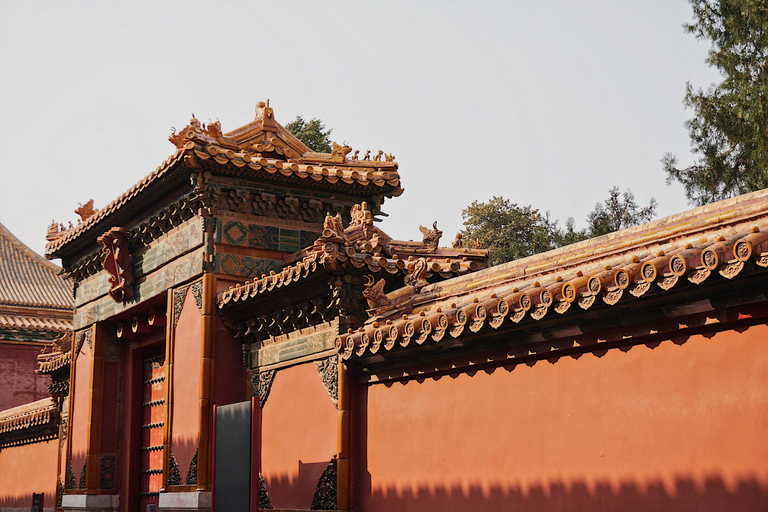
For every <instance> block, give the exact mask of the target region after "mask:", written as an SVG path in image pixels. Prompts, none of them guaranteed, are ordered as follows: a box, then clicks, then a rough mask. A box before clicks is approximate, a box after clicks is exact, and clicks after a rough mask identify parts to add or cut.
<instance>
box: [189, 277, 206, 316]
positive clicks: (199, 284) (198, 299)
mask: <svg viewBox="0 0 768 512" xmlns="http://www.w3.org/2000/svg"><path fill="white" fill-rule="evenodd" d="M189 291H190V292H192V298H193V299H195V306H197V309H198V310H199V311H200V313H202V312H203V281H202V280H200V281H196V282H194V283H192V285H191V286H190V287H189Z"/></svg>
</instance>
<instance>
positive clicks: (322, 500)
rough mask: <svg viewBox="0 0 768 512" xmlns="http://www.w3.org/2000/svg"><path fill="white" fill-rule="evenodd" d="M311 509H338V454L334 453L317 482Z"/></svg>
mask: <svg viewBox="0 0 768 512" xmlns="http://www.w3.org/2000/svg"><path fill="white" fill-rule="evenodd" d="M310 509H311V510H336V456H335V455H334V456H333V458H332V459H331V461H330V462H329V463H328V467H326V468H325V471H323V474H322V475H321V476H320V480H319V481H318V482H317V488H316V489H315V495H314V496H313V497H312V505H311V507H310Z"/></svg>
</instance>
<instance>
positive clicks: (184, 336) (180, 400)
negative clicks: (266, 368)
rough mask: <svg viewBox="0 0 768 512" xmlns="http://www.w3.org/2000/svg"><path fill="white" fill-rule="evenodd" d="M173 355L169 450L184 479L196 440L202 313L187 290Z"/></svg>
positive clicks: (178, 323) (195, 446)
mask: <svg viewBox="0 0 768 512" xmlns="http://www.w3.org/2000/svg"><path fill="white" fill-rule="evenodd" d="M174 332H175V340H174V356H173V358H174V359H173V367H174V368H173V380H174V382H173V422H172V423H171V429H172V432H171V439H172V441H171V450H172V451H173V456H174V457H175V458H176V462H177V463H178V465H179V472H180V473H181V477H182V480H183V481H185V479H186V476H187V471H188V470H189V463H190V462H191V461H192V456H193V455H194V454H195V450H196V449H197V444H198V440H199V432H198V431H199V425H198V423H199V411H200V347H201V343H202V315H201V314H200V310H199V309H197V306H196V305H195V299H194V296H193V294H192V293H190V292H188V293H187V296H186V298H185V299H184V305H183V307H182V309H181V314H180V315H179V321H178V322H177V324H176V329H175V331H174Z"/></svg>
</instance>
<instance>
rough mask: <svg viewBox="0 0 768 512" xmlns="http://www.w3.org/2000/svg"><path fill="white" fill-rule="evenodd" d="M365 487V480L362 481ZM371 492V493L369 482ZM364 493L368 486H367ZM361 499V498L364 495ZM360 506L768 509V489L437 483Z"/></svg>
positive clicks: (712, 484) (642, 511) (714, 482)
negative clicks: (466, 486)
mask: <svg viewBox="0 0 768 512" xmlns="http://www.w3.org/2000/svg"><path fill="white" fill-rule="evenodd" d="M363 485H365V484H363ZM368 485H369V489H368V493H370V483H369V484H368ZM363 491H365V490H363ZM361 498H362V496H361ZM361 501H362V503H361V505H362V506H361V507H360V509H361V510H367V511H371V512H375V511H391V510H397V511H401V512H407V511H419V512H423V511H430V510H435V511H437V510H439V511H441V512H445V511H454V510H456V511H459V510H461V511H465V510H472V511H486V510H488V511H503V510H510V511H511V510H527V511H533V510H535V511H569V512H572V511H573V512H581V511H584V512H593V511H596V510H599V511H617V512H618V511H622V512H623V511H627V510H631V511H633V512H657V511H662V510H674V511H691V512H693V511H697V512H698V511H724V512H725V511H737V510H738V511H739V512H751V511H755V512H757V511H765V510H768V488H765V487H761V486H760V485H759V484H758V483H757V482H756V481H755V480H742V481H740V482H738V484H737V486H736V488H735V489H733V490H729V489H728V487H727V486H726V485H725V484H724V482H723V481H722V480H721V479H720V478H715V477H713V478H708V479H706V480H705V482H704V485H703V488H702V487H699V486H697V485H695V484H694V482H693V481H692V480H690V479H686V478H678V479H677V480H676V481H675V488H674V491H673V492H669V491H668V490H667V489H666V488H665V486H664V485H662V483H661V482H651V483H649V484H648V485H647V486H644V487H643V488H642V489H641V488H639V487H638V486H637V485H636V484H635V483H633V482H622V483H621V485H620V486H619V487H618V489H614V487H612V486H611V484H609V483H608V482H602V483H598V484H597V485H596V486H595V488H594V490H590V489H589V488H588V487H587V485H586V484H585V483H583V482H573V483H571V484H570V485H569V486H566V485H564V484H562V483H558V482H555V483H552V484H550V485H549V486H548V488H544V487H542V486H533V487H531V488H530V489H529V490H528V491H527V492H523V491H522V489H520V488H515V487H506V488H500V487H491V488H490V489H489V490H487V491H483V490H482V489H481V488H480V487H477V486H470V488H469V490H468V492H465V491H464V489H462V488H461V487H453V488H450V487H438V488H436V489H433V490H430V489H426V488H419V489H417V490H416V491H410V490H409V491H401V492H399V493H398V492H397V491H396V490H395V489H387V490H386V491H381V492H380V491H375V492H373V494H367V496H365V497H364V499H362V500H361Z"/></svg>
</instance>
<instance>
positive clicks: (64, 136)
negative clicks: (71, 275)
mask: <svg viewBox="0 0 768 512" xmlns="http://www.w3.org/2000/svg"><path fill="white" fill-rule="evenodd" d="M690 21H692V11H691V9H690V7H689V5H688V3H687V2H686V1H685V0H644V1H643V2H637V1H633V2H630V1H628V0H590V1H589V2H572V1H564V0H563V1H559V0H541V1H537V2H527V1H526V2H523V1H517V0H504V1H485V2H469V1H463V2H456V1H450V0H443V1H436V2H433V1H421V2H402V1H399V0H388V1H387V2H379V3H373V2H359V1H357V2H354V1H349V2H345V1H332V2H309V1H298V0H297V1H281V2H269V3H266V2H254V1H241V2H235V1H226V0H219V1H217V2H203V1H197V0H185V1H183V2H181V1H157V0H152V1H136V0H132V1H126V2H103V1H94V2H86V1H73V2H41V1H37V0H30V1H25V2H19V1H16V0H13V1H7V0H0V120H2V122H1V123H0V222H2V223H3V224H4V225H5V226H6V227H7V228H8V229H9V230H10V231H11V232H12V233H14V234H15V235H16V236H17V237H18V238H20V239H21V240H22V241H23V242H24V243H26V244H27V245H29V246H30V247H31V248H32V249H33V250H35V251H37V252H39V253H42V252H43V251H44V247H45V233H46V229H47V226H48V225H49V224H50V223H51V221H52V220H56V221H57V222H64V223H67V222H69V221H75V220H76V219H77V218H78V217H77V215H76V214H75V213H74V209H75V208H76V207H77V206H78V205H79V204H80V203H85V202H87V201H88V200H89V199H93V200H94V203H95V204H94V206H95V207H96V208H102V207H103V206H105V205H107V204H108V203H109V202H111V201H112V200H114V199H115V198H117V197H118V196H119V195H120V194H122V193H123V192H125V191H126V190H127V189H128V188H130V187H131V186H132V185H134V184H135V183H137V182H138V181H139V180H140V179H141V178H143V177H144V176H145V175H147V174H149V173H150V172H152V171H153V170H154V169H155V168H156V167H157V166H158V165H160V164H161V163H162V162H163V161H164V160H165V159H166V158H167V157H168V156H169V155H171V154H172V153H173V152H174V149H175V148H174V146H173V145H172V144H171V143H170V142H169V141H168V136H169V135H170V133H171V127H176V128H182V127H184V126H186V124H187V123H188V122H189V119H190V117H191V115H192V114H193V113H194V115H195V116H196V117H197V118H198V119H200V120H201V121H202V122H208V121H209V120H216V119H218V120H219V121H220V122H221V126H222V130H223V131H225V132H226V131H230V130H232V129H235V128H237V127H239V126H242V125H244V124H246V123H248V122H250V121H251V120H252V119H253V116H254V108H255V105H256V103H258V102H259V101H265V100H266V99H269V100H270V106H271V107H273V108H274V112H275V117H276V119H277V120H278V121H279V122H280V123H282V124H283V125H285V124H287V123H288V122H290V121H292V120H294V119H295V118H296V116H297V115H303V116H304V117H305V118H308V119H309V118H319V119H322V121H323V122H324V123H325V125H326V126H327V127H328V128H332V129H333V132H332V134H331V138H332V139H333V140H335V141H337V142H339V143H343V142H346V143H347V144H349V145H350V146H352V147H353V148H354V149H360V150H361V153H364V151H365V150H367V149H370V150H371V151H372V153H375V152H376V151H378V150H379V149H381V150H383V151H385V152H386V153H392V154H394V155H395V157H396V161H397V162H398V163H399V166H400V168H399V170H400V175H401V179H402V185H403V187H404V188H405V192H404V193H403V195H401V196H400V197H397V198H393V199H388V200H387V201H386V202H385V203H384V205H383V210H384V211H385V212H386V213H388V214H389V217H388V218H387V219H386V220H384V222H382V223H381V225H380V227H381V228H382V229H383V230H384V231H385V232H387V233H388V234H389V235H390V236H392V237H394V238H397V239H402V240H409V239H416V240H419V239H420V237H421V234H420V232H419V225H424V226H431V225H432V222H433V221H437V222H438V227H439V228H440V229H441V230H443V232H444V235H443V240H442V243H443V244H444V245H449V244H450V242H451V241H452V240H453V236H454V234H455V233H456V232H458V231H459V230H460V229H462V215H461V212H462V209H463V208H465V207H466V206H468V205H469V204H470V203H472V201H475V200H477V201H487V200H488V199H490V198H491V197H493V196H503V197H504V198H506V199H509V200H510V201H512V202H514V203H517V204H519V205H521V206H522V205H532V206H533V207H534V208H538V209H539V210H540V211H542V212H545V211H548V212H550V215H551V217H552V218H554V219H559V220H560V223H561V225H562V224H563V223H564V222H565V220H566V218H567V217H573V218H574V219H575V221H576V226H577V227H578V228H583V227H585V226H586V217H587V214H588V213H589V211H591V210H592V209H593V208H594V206H595V203H597V202H599V201H602V200H604V199H605V198H607V197H608V190H609V189H610V188H611V187H613V186H617V187H619V188H620V189H621V190H622V191H624V190H631V191H632V192H633V193H634V194H635V197H636V199H637V201H638V203H640V204H641V205H644V204H647V203H648V202H649V201H650V199H651V198H652V197H653V198H655V199H656V200H657V201H658V205H659V206H658V210H657V212H658V216H659V217H664V216H667V215H672V214H674V213H678V212H681V211H684V210H687V209H689V208H690V205H688V203H687V201H686V199H685V196H684V193H683V189H682V187H681V186H679V185H676V184H673V185H671V186H667V185H666V183H665V181H666V176H665V174H664V172H663V170H662V166H661V163H660V159H661V158H662V156H663V155H664V154H665V153H667V152H672V153H673V154H675V155H677V156H678V158H679V160H680V164H681V165H687V164H691V163H693V158H694V156H693V155H691V154H690V143H689V139H688V132H687V130H686V128H685V126H684V123H685V121H686V120H687V119H689V118H690V117H692V115H693V114H692V111H690V110H685V109H684V106H683V103H682V100H683V96H684V94H685V84H686V81H690V82H691V83H692V84H693V85H694V86H695V87H697V88H698V87H705V88H706V87H707V86H708V85H709V84H711V83H713V82H716V81H719V80H720V76H719V74H718V73H717V71H716V70H714V69H712V68H710V67H708V65H707V64H706V62H705V58H706V56H707V50H708V44H707V43H706V42H705V41H698V40H696V39H695V38H694V36H692V35H690V34H686V33H685V32H684V30H683V28H682V26H683V24H684V23H686V22H690Z"/></svg>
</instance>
